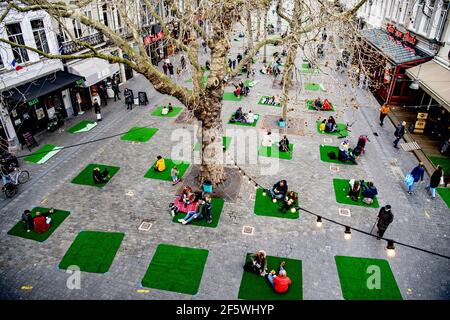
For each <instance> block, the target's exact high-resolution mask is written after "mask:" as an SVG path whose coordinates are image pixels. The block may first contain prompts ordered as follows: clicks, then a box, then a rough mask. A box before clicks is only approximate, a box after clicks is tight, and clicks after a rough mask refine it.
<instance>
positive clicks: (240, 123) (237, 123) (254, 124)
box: [228, 113, 259, 127]
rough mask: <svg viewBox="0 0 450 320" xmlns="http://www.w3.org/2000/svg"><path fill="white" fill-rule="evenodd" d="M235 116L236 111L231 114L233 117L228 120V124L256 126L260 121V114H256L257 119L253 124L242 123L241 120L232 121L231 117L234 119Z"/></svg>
mask: <svg viewBox="0 0 450 320" xmlns="http://www.w3.org/2000/svg"><path fill="white" fill-rule="evenodd" d="M233 118H234V113H233V114H232V115H231V118H230V120H229V121H228V124H235V125H237V126H246V127H256V124H257V123H258V120H259V114H255V121H254V122H253V123H252V124H249V123H242V122H239V121H236V122H231V119H233Z"/></svg>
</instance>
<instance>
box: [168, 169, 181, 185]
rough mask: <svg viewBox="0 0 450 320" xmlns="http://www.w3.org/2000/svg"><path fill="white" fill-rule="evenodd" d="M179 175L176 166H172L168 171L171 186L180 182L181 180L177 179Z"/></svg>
mask: <svg viewBox="0 0 450 320" xmlns="http://www.w3.org/2000/svg"><path fill="white" fill-rule="evenodd" d="M179 173H180V171H179V170H178V168H177V167H176V166H174V167H173V168H172V170H170V176H171V177H172V185H176V184H177V183H178V182H180V181H181V179H179V178H178V174H179Z"/></svg>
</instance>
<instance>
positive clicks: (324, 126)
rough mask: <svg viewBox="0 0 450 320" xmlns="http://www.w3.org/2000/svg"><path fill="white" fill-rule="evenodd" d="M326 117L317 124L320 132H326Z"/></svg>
mask: <svg viewBox="0 0 450 320" xmlns="http://www.w3.org/2000/svg"><path fill="white" fill-rule="evenodd" d="M326 125H327V119H323V120H322V122H321V123H320V125H319V131H320V132H326Z"/></svg>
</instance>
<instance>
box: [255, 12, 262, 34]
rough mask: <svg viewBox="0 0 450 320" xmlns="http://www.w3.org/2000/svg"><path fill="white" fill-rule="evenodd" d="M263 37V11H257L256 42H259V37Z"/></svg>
mask: <svg viewBox="0 0 450 320" xmlns="http://www.w3.org/2000/svg"><path fill="white" fill-rule="evenodd" d="M260 36H261V11H260V10H259V8H258V9H256V42H258V41H259V37H260Z"/></svg>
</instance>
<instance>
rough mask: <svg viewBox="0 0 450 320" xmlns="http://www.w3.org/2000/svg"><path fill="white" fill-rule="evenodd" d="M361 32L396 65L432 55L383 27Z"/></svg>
mask: <svg viewBox="0 0 450 320" xmlns="http://www.w3.org/2000/svg"><path fill="white" fill-rule="evenodd" d="M361 34H362V36H363V37H364V39H365V40H367V41H368V42H369V43H371V44H372V45H373V46H374V47H376V48H377V49H378V50H379V51H380V52H382V53H383V54H384V55H385V56H386V57H387V58H389V59H390V60H392V62H394V63H395V64H396V65H401V64H404V63H407V62H413V61H417V60H422V59H426V58H431V55H429V54H428V53H426V52H424V51H422V50H420V49H419V48H417V47H414V48H413V47H411V46H409V45H407V44H405V43H404V42H403V41H401V40H399V39H396V38H395V37H393V36H392V35H389V34H388V33H386V32H385V31H384V30H382V29H367V30H363V31H361Z"/></svg>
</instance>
